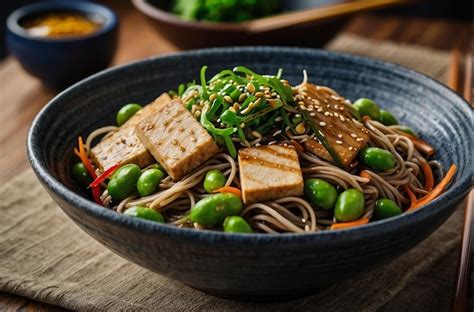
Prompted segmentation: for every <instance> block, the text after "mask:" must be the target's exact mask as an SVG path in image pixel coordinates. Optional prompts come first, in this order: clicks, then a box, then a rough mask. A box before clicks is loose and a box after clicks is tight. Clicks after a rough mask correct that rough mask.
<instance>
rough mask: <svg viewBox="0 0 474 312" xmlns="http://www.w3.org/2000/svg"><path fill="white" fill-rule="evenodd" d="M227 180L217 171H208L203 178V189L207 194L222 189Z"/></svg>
mask: <svg viewBox="0 0 474 312" xmlns="http://www.w3.org/2000/svg"><path fill="white" fill-rule="evenodd" d="M226 181H227V179H226V178H225V176H224V174H223V173H222V172H220V171H219V170H210V171H208V172H207V173H206V176H205V177H204V183H203V187H204V189H205V190H206V192H208V193H212V192H213V191H215V190H217V189H219V188H221V187H223V186H224V185H225V182H226Z"/></svg>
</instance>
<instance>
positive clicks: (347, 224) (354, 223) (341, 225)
mask: <svg viewBox="0 0 474 312" xmlns="http://www.w3.org/2000/svg"><path fill="white" fill-rule="evenodd" d="M367 223H369V219H368V218H361V219H359V220H356V221H352V222H341V223H334V224H333V225H331V228H330V229H331V230H338V229H348V228H351V227H356V226H359V225H363V224H367Z"/></svg>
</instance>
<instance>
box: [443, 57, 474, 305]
mask: <svg viewBox="0 0 474 312" xmlns="http://www.w3.org/2000/svg"><path fill="white" fill-rule="evenodd" d="M460 67H461V52H460V51H459V50H458V49H455V50H454V51H452V52H451V62H450V67H449V73H448V85H449V87H450V88H451V89H453V90H454V91H456V92H458V93H460V94H462V95H463V96H464V97H465V99H466V101H468V102H469V103H471V101H472V98H471V83H472V81H471V79H472V56H471V55H470V54H469V55H468V56H467V57H466V60H465V67H464V80H463V87H461V86H460V83H459V82H460V77H459V76H460ZM473 198H474V190H471V192H470V193H469V195H468V199H467V204H466V207H465V208H464V226H463V232H462V233H463V236H462V243H461V251H460V253H459V260H458V266H457V270H456V283H455V287H454V293H453V299H452V302H451V311H452V312H461V311H466V310H467V307H468V302H467V301H468V291H469V290H468V289H469V287H468V285H469V279H470V272H471V219H472V210H473V209H474V208H473Z"/></svg>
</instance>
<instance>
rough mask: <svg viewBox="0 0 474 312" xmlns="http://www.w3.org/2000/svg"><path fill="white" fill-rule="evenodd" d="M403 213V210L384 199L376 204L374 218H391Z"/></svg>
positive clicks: (391, 201)
mask: <svg viewBox="0 0 474 312" xmlns="http://www.w3.org/2000/svg"><path fill="white" fill-rule="evenodd" d="M401 213H402V209H400V207H398V205H397V204H396V203H395V202H394V201H393V200H390V199H388V198H382V199H379V200H377V201H376V202H375V210H374V218H375V219H377V220H381V219H386V218H391V217H394V216H398V215H399V214H401Z"/></svg>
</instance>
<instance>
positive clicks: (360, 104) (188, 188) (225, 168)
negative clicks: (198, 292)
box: [72, 66, 456, 233]
mask: <svg viewBox="0 0 474 312" xmlns="http://www.w3.org/2000/svg"><path fill="white" fill-rule="evenodd" d="M206 70H207V67H206V66H204V67H202V69H201V71H200V77H199V78H200V79H199V83H196V82H190V83H185V84H181V85H179V86H178V88H177V90H175V91H170V92H168V93H164V94H162V95H161V96H160V97H158V98H157V99H156V100H154V101H153V102H152V103H150V104H148V105H145V106H142V105H140V104H136V103H130V104H127V105H125V106H124V107H122V108H121V109H120V110H119V111H118V113H117V118H116V119H117V125H109V126H105V127H102V128H99V129H96V130H95V131H93V132H92V133H90V134H89V136H88V137H87V138H86V140H85V142H84V141H83V139H82V138H81V137H79V138H78V147H77V148H76V149H75V150H74V152H75V154H76V155H77V157H78V159H79V161H78V162H77V163H75V164H74V165H73V166H72V177H73V178H74V179H75V181H77V183H78V185H80V186H82V187H83V188H84V189H86V190H87V192H90V194H91V197H92V198H93V199H94V200H95V201H96V202H97V203H98V204H100V205H102V206H104V208H105V209H111V210H114V211H116V212H117V213H121V214H124V215H128V216H131V217H137V218H143V219H147V220H150V221H153V222H161V223H168V224H171V225H175V226H178V227H190V228H195V229H197V230H205V229H207V230H218V231H225V232H230V233H306V232H317V231H324V230H336V229H345V228H351V227H357V226H360V225H363V224H366V223H369V222H371V221H375V220H381V219H386V218H391V217H395V216H397V215H401V214H403V213H406V212H411V211H414V210H416V209H418V208H420V207H421V206H423V205H425V204H427V203H429V202H430V201H432V200H433V199H434V198H436V197H437V196H439V195H440V194H441V193H442V192H443V191H444V190H445V189H446V187H447V186H448V185H449V183H450V182H451V181H452V179H453V177H454V175H455V173H456V166H455V165H454V164H453V165H451V167H450V168H449V169H448V170H447V171H446V172H445V171H444V170H443V167H442V166H441V164H440V163H439V162H438V161H436V160H435V159H433V156H434V154H435V150H434V148H433V147H432V146H431V145H430V144H429V143H427V142H426V141H424V140H423V139H421V138H420V137H419V136H418V135H417V134H416V133H415V132H414V131H413V130H412V129H410V128H408V127H407V126H404V125H400V124H399V123H398V120H397V119H396V117H395V116H394V115H393V114H392V113H390V112H389V111H386V110H383V109H381V108H380V107H379V106H378V105H377V104H376V103H375V102H374V101H373V100H371V99H367V98H361V99H358V100H357V101H355V102H354V103H352V102H351V101H350V100H348V99H346V98H344V97H343V96H342V95H339V94H338V93H337V92H336V91H335V90H333V89H331V88H329V87H327V86H319V85H316V84H313V83H310V82H309V81H308V76H307V73H306V71H304V73H303V74H304V78H303V82H302V83H300V84H299V85H291V84H290V83H289V82H288V81H287V80H285V79H283V77H282V75H283V71H282V70H281V69H280V70H279V71H278V73H276V74H274V75H262V74H258V73H255V72H254V71H252V70H251V69H249V68H246V67H243V66H237V67H235V68H234V69H224V70H222V71H220V72H219V73H217V74H216V75H215V76H213V77H211V78H210V79H208V78H207V77H206Z"/></svg>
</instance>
